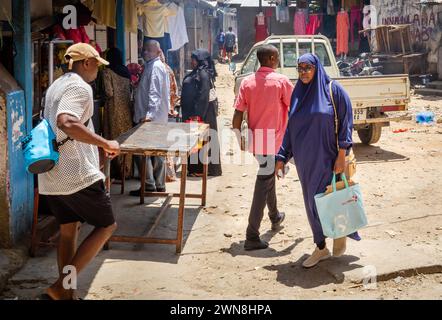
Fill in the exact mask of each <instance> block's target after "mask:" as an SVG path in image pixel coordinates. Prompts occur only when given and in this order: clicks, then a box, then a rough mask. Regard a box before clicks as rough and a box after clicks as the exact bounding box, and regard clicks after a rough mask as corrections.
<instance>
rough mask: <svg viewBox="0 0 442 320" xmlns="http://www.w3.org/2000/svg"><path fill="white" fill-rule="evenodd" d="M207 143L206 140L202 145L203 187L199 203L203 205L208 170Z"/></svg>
mask: <svg viewBox="0 0 442 320" xmlns="http://www.w3.org/2000/svg"><path fill="white" fill-rule="evenodd" d="M208 149H209V143H208V142H207V143H206V144H205V145H204V146H203V188H202V194H201V195H202V198H201V205H202V206H203V207H204V206H205V205H206V197H207V174H208V171H209V150H208Z"/></svg>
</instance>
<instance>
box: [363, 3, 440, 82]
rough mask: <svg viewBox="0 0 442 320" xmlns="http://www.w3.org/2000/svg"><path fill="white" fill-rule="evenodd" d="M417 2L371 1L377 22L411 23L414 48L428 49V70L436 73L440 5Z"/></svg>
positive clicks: (438, 48)
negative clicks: (421, 4) (375, 10)
mask: <svg viewBox="0 0 442 320" xmlns="http://www.w3.org/2000/svg"><path fill="white" fill-rule="evenodd" d="M417 3H418V1H417V0H402V1H401V0H372V1H371V4H372V5H374V6H375V7H376V9H377V13H378V24H406V23H410V24H412V27H411V30H412V39H413V41H414V42H415V46H416V49H426V50H428V52H429V55H428V64H429V72H432V73H437V69H438V56H439V52H440V51H439V50H440V48H441V47H442V42H441V40H442V6H441V5H439V6H419V5H417ZM440 63H441V62H439V68H440ZM440 76H442V75H440ZM440 76H439V77H440Z"/></svg>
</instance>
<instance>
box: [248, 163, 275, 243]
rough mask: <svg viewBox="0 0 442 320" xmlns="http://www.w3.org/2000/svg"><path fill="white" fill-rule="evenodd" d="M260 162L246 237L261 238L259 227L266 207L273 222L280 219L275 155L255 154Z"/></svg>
mask: <svg viewBox="0 0 442 320" xmlns="http://www.w3.org/2000/svg"><path fill="white" fill-rule="evenodd" d="M255 158H256V159H257V160H258V162H259V170H258V175H257V177H256V182H255V191H254V193H253V201H252V207H251V209H250V214H249V225H248V226H247V231H246V239H247V240H259V227H260V226H261V221H262V218H263V217H264V208H265V206H266V205H267V208H268V209H269V218H270V221H272V223H274V222H276V221H278V218H279V212H278V208H277V206H276V186H275V173H274V172H275V156H273V155H269V156H262V155H255Z"/></svg>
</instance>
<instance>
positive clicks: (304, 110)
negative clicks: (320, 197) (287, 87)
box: [276, 53, 359, 244]
mask: <svg viewBox="0 0 442 320" xmlns="http://www.w3.org/2000/svg"><path fill="white" fill-rule="evenodd" d="M299 63H308V64H311V65H314V66H315V69H316V72H315V75H314V78H313V79H312V81H311V82H310V83H309V84H303V83H302V81H301V80H299V81H298V82H297V84H296V87H295V89H294V91H293V95H292V99H291V106H290V115H289V123H288V127H287V130H286V133H285V136H284V140H283V143H282V146H281V149H280V151H279V152H278V155H277V156H276V158H277V160H281V161H283V162H284V163H287V162H288V161H289V160H290V159H291V158H292V157H293V158H294V161H295V165H296V169H297V171H298V175H299V180H300V182H301V186H302V192H303V195H304V203H305V208H306V211H307V216H308V220H309V223H310V227H311V229H312V231H313V239H314V242H315V243H316V244H321V243H323V242H324V240H325V236H324V234H323V231H322V227H321V222H320V220H319V216H318V211H317V209H316V205H315V199H314V197H315V195H316V194H318V193H322V192H325V190H326V188H327V186H328V185H329V184H330V183H331V180H332V178H333V169H334V164H335V161H336V158H337V156H338V150H337V145H336V132H335V116H334V108H333V105H332V100H331V98H330V93H329V92H330V90H329V84H330V81H331V79H330V78H329V76H328V75H327V74H326V72H325V70H324V67H323V66H322V64H321V63H320V61H319V59H318V57H317V56H315V55H313V54H310V53H309V54H305V55H303V56H301V57H300V58H299V60H298V64H299ZM332 92H333V98H334V101H335V105H336V109H337V114H338V121H339V131H338V144H339V148H341V149H346V150H347V151H348V150H349V149H350V148H351V147H352V130H353V111H352V106H351V101H350V98H349V96H348V94H347V93H346V92H345V90H344V89H343V88H342V86H341V85H340V84H339V83H337V82H336V81H333V82H332ZM350 237H351V238H353V239H356V240H359V236H358V235H357V233H356V234H352V235H351V236H350Z"/></svg>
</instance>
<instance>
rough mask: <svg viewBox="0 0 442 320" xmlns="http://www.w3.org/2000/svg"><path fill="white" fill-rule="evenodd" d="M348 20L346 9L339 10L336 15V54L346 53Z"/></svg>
mask: <svg viewBox="0 0 442 320" xmlns="http://www.w3.org/2000/svg"><path fill="white" fill-rule="evenodd" d="M349 28H350V22H349V19H348V13H347V11H340V12H339V13H338V15H337V17H336V35H337V37H336V41H337V44H336V55H339V54H347V53H348V30H349Z"/></svg>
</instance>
